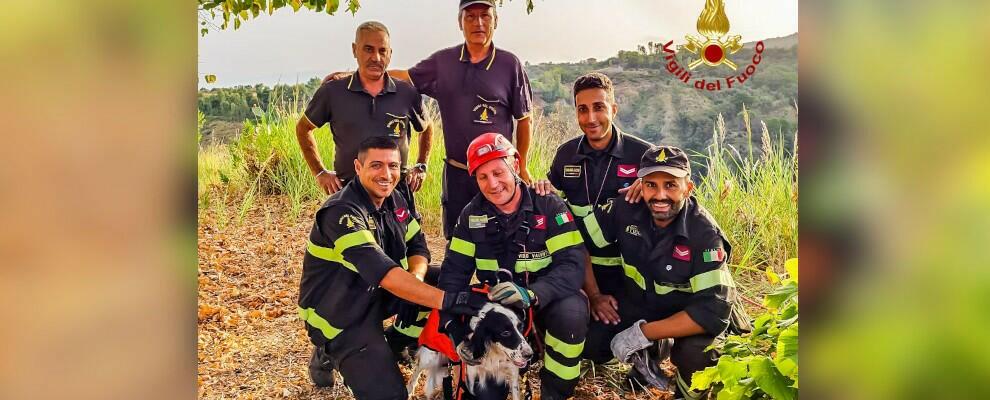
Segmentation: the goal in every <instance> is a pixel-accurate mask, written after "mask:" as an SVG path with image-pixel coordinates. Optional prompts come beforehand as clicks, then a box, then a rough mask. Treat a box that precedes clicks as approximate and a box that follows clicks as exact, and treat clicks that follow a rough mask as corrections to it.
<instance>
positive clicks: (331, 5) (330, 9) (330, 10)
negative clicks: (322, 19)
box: [327, 0, 340, 15]
mask: <svg viewBox="0 0 990 400" xmlns="http://www.w3.org/2000/svg"><path fill="white" fill-rule="evenodd" d="M339 7H340V0H330V1H327V14H330V15H333V14H334V13H335V12H337V8H339Z"/></svg>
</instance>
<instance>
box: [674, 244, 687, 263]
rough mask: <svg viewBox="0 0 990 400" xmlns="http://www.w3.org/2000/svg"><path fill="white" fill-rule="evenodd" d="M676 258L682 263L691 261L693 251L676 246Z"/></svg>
mask: <svg viewBox="0 0 990 400" xmlns="http://www.w3.org/2000/svg"><path fill="white" fill-rule="evenodd" d="M674 258H676V259H678V260H681V261H691V249H690V248H689V247H687V246H685V245H682V244H679V245H676V246H674Z"/></svg>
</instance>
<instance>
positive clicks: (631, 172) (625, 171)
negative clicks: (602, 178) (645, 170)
mask: <svg viewBox="0 0 990 400" xmlns="http://www.w3.org/2000/svg"><path fill="white" fill-rule="evenodd" d="M636 169H637V165H636V164H619V166H618V168H617V173H616V175H618V176H619V177H620V178H635V177H636Z"/></svg>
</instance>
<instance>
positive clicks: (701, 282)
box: [691, 267, 736, 292]
mask: <svg viewBox="0 0 990 400" xmlns="http://www.w3.org/2000/svg"><path fill="white" fill-rule="evenodd" d="M718 285H724V286H728V287H736V282H735V281H734V280H733V279H732V274H731V273H729V270H728V269H726V268H724V267H722V268H719V269H715V270H711V271H708V272H702V273H700V274H698V275H695V276H692V277H691V291H693V292H700V291H702V290H705V289H708V288H710V287H714V286H718Z"/></svg>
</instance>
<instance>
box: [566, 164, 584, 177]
mask: <svg viewBox="0 0 990 400" xmlns="http://www.w3.org/2000/svg"><path fill="white" fill-rule="evenodd" d="M580 177H581V166H580V165H565V166H564V178H580Z"/></svg>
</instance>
